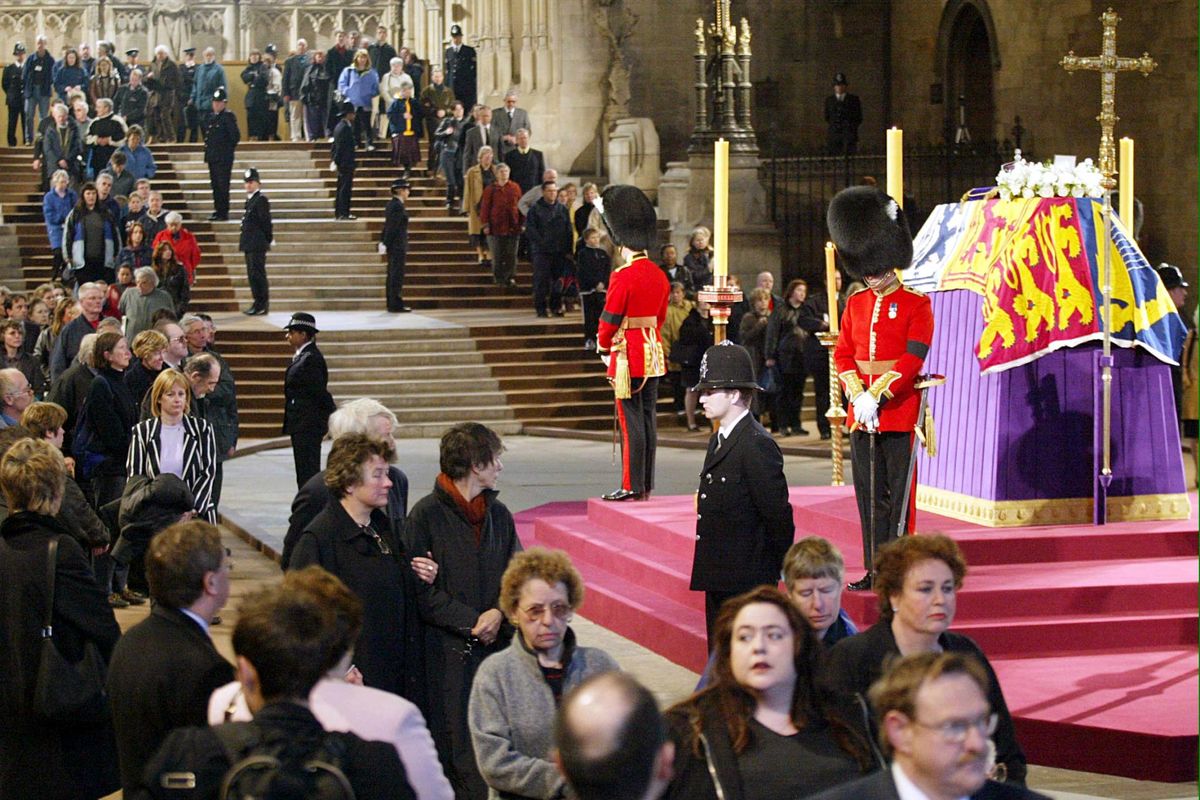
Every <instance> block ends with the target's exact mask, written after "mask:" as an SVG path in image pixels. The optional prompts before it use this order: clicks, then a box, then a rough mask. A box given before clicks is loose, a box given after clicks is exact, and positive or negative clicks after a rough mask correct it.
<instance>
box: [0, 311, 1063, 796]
mask: <svg viewBox="0 0 1200 800" xmlns="http://www.w3.org/2000/svg"><path fill="white" fill-rule="evenodd" d="M151 333H153V332H151ZM103 336H112V334H104V335H102V341H100V342H99V343H98V344H96V345H95V346H94V347H95V349H94V351H93V354H94V355H93V360H94V361H95V362H99V361H100V360H101V359H103V360H104V361H105V363H106V366H104V367H102V368H101V371H102V374H104V375H106V376H108V375H109V374H110V373H115V372H117V371H118V369H119V367H120V366H121V365H122V364H123V363H127V362H128V360H129V358H128V354H127V352H125V348H124V346H123V342H122V341H118V342H117V343H116V344H115V345H111V346H110V344H109V342H108V341H107V340H103ZM98 353H103V356H99V355H95V354H98ZM105 380H112V378H111V377H104V378H99V379H97V383H96V384H94V387H95V386H99V385H100V384H99V381H105ZM189 390H190V384H189V383H188V381H187V379H186V378H184V377H182V376H180V375H179V374H178V373H177V372H175V371H173V370H166V371H164V372H162V373H161V374H160V375H159V376H158V377H157V378H156V379H155V381H154V384H153V386H152V388H151V390H150V395H149V402H150V405H151V406H152V407H153V408H155V409H157V413H153V414H152V416H150V417H148V418H147V419H146V420H144V421H142V422H140V423H136V424H135V425H134V426H133V427H132V429H131V438H132V439H133V444H132V445H131V447H130V451H129V452H130V455H129V457H128V460H127V463H128V465H129V466H130V471H131V472H133V471H134V470H135V469H136V471H137V475H136V477H135V476H133V475H131V476H130V479H129V481H128V485H127V487H126V488H125V490H124V492H123V493H122V495H121V496H120V497H119V498H118V499H119V502H118V506H119V508H118V509H117V510H116V513H117V515H118V519H119V524H120V528H119V533H118V534H117V535H118V536H119V537H120V541H121V542H126V543H127V546H126V547H125V548H124V554H123V556H122V557H118V558H116V561H117V562H118V569H123V570H125V571H126V572H127V573H128V572H130V571H131V569H130V568H131V567H136V568H137V571H140V572H141V573H142V574H143V575H144V579H145V581H146V583H147V586H148V594H149V596H150V598H151V599H152V600H153V607H152V609H151V611H150V615H149V616H148V617H147V618H146V619H144V620H143V621H142V622H140V623H138V624H137V625H135V626H134V627H133V628H131V629H130V630H129V631H127V632H126V633H125V634H124V635H122V634H121V633H120V630H119V628H118V627H117V624H116V622H115V619H114V617H113V613H112V609H111V607H110V605H109V603H108V602H107V598H106V596H105V588H104V587H103V586H102V585H101V584H100V582H99V580H98V578H97V575H98V574H99V573H98V571H94V570H93V565H92V563H91V557H92V555H93V554H95V553H96V552H97V550H98V549H103V548H102V546H99V543H98V540H97V539H95V538H81V535H80V532H79V531H78V530H77V528H78V522H77V521H76V520H74V519H72V518H71V514H68V513H67V506H68V504H69V503H73V502H75V501H73V500H72V499H71V498H72V496H73V495H74V494H76V493H78V491H79V487H78V482H77V481H76V480H75V479H74V478H73V477H72V467H71V465H70V463H69V462H68V461H67V460H66V459H65V458H64V456H63V453H62V450H61V447H60V445H61V441H62V434H63V430H62V425H63V422H64V419H65V412H63V411H62V409H61V408H59V407H58V406H55V405H53V404H49V403H35V404H31V405H29V406H27V407H26V409H25V411H24V412H23V413H22V419H21V425H20V426H12V427H9V428H7V429H5V430H3V431H0V450H2V451H3V456H2V457H0V491H2V492H3V498H4V500H5V503H6V506H7V508H6V509H5V513H6V517H5V519H4V521H3V522H2V523H0V577H2V578H3V580H4V582H5V585H6V586H7V587H10V591H9V592H8V596H9V597H10V601H9V602H8V603H7V604H6V607H5V612H4V614H3V615H2V616H0V633H2V634H3V640H4V642H5V645H6V649H5V653H6V656H5V658H6V664H5V666H6V669H5V670H4V673H3V674H4V675H5V676H6V677H5V681H6V684H7V687H8V690H7V691H5V692H4V694H3V702H4V711H5V714H6V725H5V727H4V729H3V731H2V732H0V791H2V792H3V794H4V796H5V797H12V798H23V797H38V798H95V797H100V796H103V795H105V794H106V793H109V792H111V791H114V790H116V789H117V788H121V789H123V791H124V792H125V795H124V796H126V797H129V798H168V797H181V796H184V797H197V798H209V797H216V796H218V795H217V791H218V788H219V787H221V786H222V785H223V786H224V787H225V789H224V791H225V792H227V794H223V795H221V796H229V797H247V796H271V795H270V794H269V792H270V791H272V790H273V789H274V790H278V789H280V788H281V787H283V786H285V785H292V786H302V787H305V788H303V790H302V791H307V792H311V794H303V795H297V796H343V795H336V794H334V795H328V794H319V793H320V792H322V791H326V792H328V791H331V790H332V787H334V786H335V785H343V784H341V783H340V781H341V780H344V781H345V782H346V784H348V785H349V786H350V787H351V788H352V790H353V792H354V796H357V797H415V798H422V800H451V798H457V799H458V800H483V798H485V797H489V796H506V797H527V798H544V799H545V800H554V799H555V798H561V797H565V796H579V797H581V798H584V797H595V798H597V800H599V799H600V798H614V797H616V798H630V799H631V800H632V799H635V798H643V797H645V798H654V797H660V796H662V797H667V798H697V797H701V798H703V797H710V798H720V797H745V798H755V797H761V798H778V797H814V796H818V795H819V796H821V797H825V798H832V797H843V796H845V797H851V796H859V795H854V794H848V793H847V792H849V791H850V789H849V787H853V786H860V785H863V786H865V785H868V784H870V783H875V782H888V781H892V782H897V783H901V784H903V783H904V782H905V781H908V782H910V783H911V784H913V785H915V786H917V787H919V788H920V790H921V791H923V792H924V794H923V795H917V794H912V795H910V796H912V797H918V796H921V797H927V798H931V799H933V800H952V799H953V798H960V797H967V796H970V797H1013V798H1020V797H1040V796H1039V795H1035V794H1033V793H1031V792H1029V791H1028V790H1026V789H1024V788H1023V784H1024V780H1025V774H1026V767H1025V757H1024V755H1023V753H1022V751H1021V748H1020V746H1019V744H1018V743H1017V741H1016V737H1015V735H1014V732H1013V726H1012V719H1011V716H1010V714H1009V712H1008V709H1007V706H1006V703H1005V700H1004V694H1003V691H1002V689H1001V687H1000V684H999V682H998V681H997V679H996V675H995V672H994V671H993V670H992V668H991V666H990V665H989V663H988V660H987V657H986V656H985V655H984V654H983V653H982V652H981V651H980V650H979V648H978V647H977V646H976V645H975V644H974V643H973V642H972V641H971V640H970V639H969V638H967V637H965V636H962V635H961V634H956V633H954V632H952V631H950V630H949V628H950V626H951V625H952V623H953V620H954V612H955V598H956V595H957V593H958V591H959V590H960V589H961V588H962V585H963V582H964V579H965V576H966V574H967V564H966V563H965V560H964V559H963V556H962V553H961V552H960V551H959V549H958V547H957V545H956V544H955V543H954V542H953V541H952V540H951V539H949V538H947V537H944V536H940V535H929V536H919V537H905V538H903V539H900V540H898V541H896V542H894V543H892V544H889V545H888V546H887V547H885V548H884V549H883V550H881V551H880V552H879V554H878V556H877V560H876V565H875V566H876V576H877V577H876V581H875V584H874V591H875V594H876V596H877V597H878V599H879V608H880V620H879V622H877V623H876V624H874V625H872V626H871V627H870V628H868V629H866V630H865V631H863V632H861V633H860V632H858V631H857V629H856V627H855V625H854V623H853V621H851V620H850V618H849V617H848V616H847V615H846V613H845V612H844V611H843V610H842V609H841V593H842V589H843V586H844V580H845V576H844V564H843V559H842V556H841V554H840V553H839V552H838V550H837V548H836V547H834V546H833V545H832V544H830V543H829V542H828V541H827V540H825V539H822V538H820V537H807V538H803V539H801V540H799V541H797V542H795V543H794V544H792V546H791V547H790V548H789V549H788V550H787V553H786V555H785V556H784V558H783V561H782V564H781V570H782V573H783V575H784V577H785V585H784V587H783V590H782V591H781V590H780V589H779V588H778V587H777V586H774V585H770V584H764V585H761V586H758V587H757V588H755V589H753V590H751V591H748V592H745V593H741V594H737V595H735V596H732V597H730V598H728V599H727V600H725V602H724V603H723V604H722V605H721V607H720V608H719V611H718V613H717V615H716V617H715V620H714V625H713V634H712V640H711V656H710V662H709V665H708V668H707V669H706V671H705V674H704V676H703V677H702V680H701V684H700V686H699V687H698V688H697V691H696V692H695V693H694V694H693V695H692V696H690V697H688V698H686V699H684V700H682V701H680V702H678V703H676V704H675V705H673V706H672V707H671V708H670V709H668V710H666V712H665V713H660V711H659V709H658V707H657V704H656V703H655V702H654V701H653V698H652V696H651V695H650V694H649V693H648V692H647V690H646V689H645V688H643V687H641V686H640V685H638V684H637V682H636V681H634V680H633V679H632V678H630V677H628V675H626V674H624V673H622V672H621V671H620V670H621V667H620V665H619V664H618V663H617V662H616V661H615V660H614V659H613V658H612V656H611V655H609V654H608V653H606V652H605V651H604V650H602V649H600V648H597V647H595V646H594V645H589V643H587V642H586V641H580V640H579V638H578V637H577V634H576V631H575V630H574V629H573V628H572V627H571V621H572V618H573V616H574V615H575V613H576V612H577V611H578V610H579V609H580V608H581V606H582V604H583V602H584V597H585V592H586V586H585V583H584V580H583V578H582V576H581V575H580V573H579V572H578V570H577V569H576V568H575V567H574V566H573V564H572V563H571V560H570V558H569V557H568V556H567V554H566V553H564V552H561V551H556V550H548V549H545V548H541V547H534V548H531V549H528V550H524V549H522V547H521V544H520V542H519V540H518V538H517V536H516V528H515V524H514V520H513V516H512V514H511V513H510V512H509V511H508V509H507V508H506V507H505V506H504V504H503V503H502V502H500V501H499V499H498V498H497V494H498V483H499V478H500V475H501V473H502V471H503V468H504V465H503V463H502V460H501V456H502V453H503V450H504V445H503V442H502V441H501V439H500V438H499V436H497V435H496V433H495V432H493V431H492V430H490V429H488V428H487V427H485V426H483V425H480V424H477V423H461V424H458V425H455V426H454V427H452V428H451V429H449V430H448V431H447V432H446V433H445V434H444V435H443V437H442V439H441V442H440V468H441V472H440V474H439V475H438V476H437V479H436V481H435V484H434V487H433V491H432V492H431V493H429V494H428V495H426V496H425V497H423V498H422V499H420V500H418V501H417V502H416V503H415V504H413V506H412V507H411V509H409V508H408V489H409V486H408V479H407V477H406V476H405V475H404V473H403V471H402V470H401V469H400V468H398V467H397V466H396V464H395V461H396V451H395V448H394V445H393V442H392V435H393V426H394V422H395V420H394V417H393V416H392V415H391V413H390V412H389V411H387V409H386V408H384V407H383V406H381V405H380V404H378V403H377V402H376V401H374V400H370V399H366V398H364V399H360V400H356V401H353V402H352V403H348V404H346V405H345V406H343V407H342V408H340V409H339V410H338V411H336V412H335V413H334V415H333V416H332V417H331V419H330V432H331V435H332V436H333V448H332V450H331V451H330V453H329V456H328V460H327V462H326V464H325V469H324V470H323V471H322V472H320V473H318V474H317V475H315V476H313V478H312V479H310V480H309V481H307V482H306V484H305V485H304V486H303V487H302V488H301V490H300V492H299V493H298V494H297V497H296V501H295V504H294V505H293V515H292V519H291V525H290V529H289V532H288V537H287V542H286V543H285V552H284V555H283V566H284V569H285V574H284V577H283V580H282V581H281V582H279V583H276V584H274V585H270V586H268V587H267V588H263V589H260V590H259V591H257V592H255V593H253V594H250V595H249V596H246V597H245V598H244V599H243V600H242V601H241V603H240V606H239V609H238V621H237V623H236V625H235V628H234V631H233V640H232V641H233V649H234V651H235V654H236V656H237V659H236V663H230V662H228V661H226V660H225V658H224V657H223V656H222V655H221V654H220V653H219V652H218V651H217V649H216V648H215V647H214V645H213V643H212V640H211V636H210V629H211V627H212V626H213V625H216V624H220V621H219V614H220V612H221V610H222V608H223V607H224V606H225V604H226V603H227V602H228V600H229V596H230V570H231V569H232V563H231V558H230V554H229V551H228V550H226V549H225V547H224V546H223V545H222V543H221V534H220V531H219V529H218V528H216V527H215V526H214V525H213V524H212V521H213V520H214V519H215V517H214V509H213V505H212V502H211V478H212V470H211V469H205V468H204V467H203V466H196V467H193V464H199V462H201V461H203V460H204V459H208V460H209V461H210V462H211V460H212V459H213V458H214V456H215V453H214V441H215V437H214V433H213V428H212V426H210V425H208V424H207V423H205V422H204V420H203V419H201V418H199V417H193V416H191V415H190V414H189V408H188V402H189V397H190V394H189ZM127 393H128V392H127V390H126V391H122V390H120V389H117V390H115V391H113V396H114V398H116V401H115V402H111V404H112V405H121V404H123V403H126V401H123V400H121V399H120V398H119V397H118V395H123V394H127ZM8 401H9V396H8V395H7V394H6V395H5V402H6V403H7V402H8ZM126 404H127V405H129V406H130V408H132V406H133V405H134V404H133V403H132V402H127V403H126ZM181 423H182V425H181ZM172 426H181V428H180V431H179V433H178V434H174V433H170V432H169V431H170V429H171V428H172ZM177 436H178V437H179V438H176V437H177ZM179 441H182V442H183V444H182V445H179V444H178V443H177V442H179ZM180 453H182V454H183V455H182V458H183V459H184V461H185V462H187V463H185V464H184V466H183V467H182V469H180V470H178V472H173V471H170V470H169V463H170V462H171V461H172V460H176V459H178V458H180ZM156 467H157V469H156ZM74 468H75V470H76V471H78V468H79V462H78V461H76V463H75V467H74ZM84 507H85V508H86V507H87V505H86V501H85V502H84ZM100 512H101V514H106V513H108V511H107V510H106V509H100ZM96 529H97V530H98V531H101V534H99V535H101V536H102V535H103V531H105V530H107V529H108V527H107V523H105V522H99V523H98V524H97V526H96ZM96 535H97V534H95V533H93V534H89V536H93V537H94V536H96ZM116 549H117V550H122V548H120V547H118V548H116ZM47 586H48V588H47ZM42 626H45V627H46V629H47V630H53V632H54V633H53V640H52V641H53V644H52V645H51V646H52V647H54V648H56V650H55V652H56V653H57V654H58V655H59V658H60V659H61V660H62V661H63V662H65V663H66V664H68V666H69V667H70V670H69V671H68V672H66V673H59V674H57V675H49V674H47V673H46V672H45V671H44V669H43V668H39V666H38V665H39V660H41V661H42V662H44V660H45V658H46V655H45V652H44V650H43V651H42V652H40V653H39V652H38V651H37V645H36V644H35V643H36V641H37V640H38V637H37V631H38V630H39V628H41V627H42ZM950 685H953V688H954V691H950V690H949V689H947V688H946V687H947V686H950ZM48 692H58V693H59V695H60V696H58V697H53V698H48V697H47V696H46V695H47V693H48ZM647 698H649V699H647ZM622 720H625V721H626V722H625V723H622V722H621V721H622ZM635 720H636V721H637V723H636V724H634V721H635ZM916 730H926V731H928V733H927V734H925V735H924V736H915V735H914V733H913V732H914V731H916ZM922 740H924V742H922ZM948 753H952V755H953V757H952V758H949V759H948V758H947V754H948ZM606 759H614V761H613V763H612V764H608V762H607V761H606ZM631 759H632V761H630V760H631ZM252 763H253V764H257V767H255V768H251V767H250V765H251V764H252ZM618 764H624V765H625V768H622V769H615V767H616V765H618ZM631 764H636V765H637V766H636V768H634V767H632V766H631ZM631 770H632V771H631ZM338 775H340V776H341V778H337V777H335V776H338ZM998 781H999V782H998ZM343 788H344V785H343ZM180 792H183V793H182V794H181V793H180ZM823 792H825V793H828V794H821V793H823ZM981 792H982V793H981ZM866 796H876V795H866ZM878 796H880V797H884V796H889V795H878ZM901 796H905V795H901Z"/></svg>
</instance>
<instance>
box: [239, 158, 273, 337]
mask: <svg viewBox="0 0 1200 800" xmlns="http://www.w3.org/2000/svg"><path fill="white" fill-rule="evenodd" d="M242 179H243V180H244V181H245V183H246V211H245V212H244V213H243V214H242V234H241V236H240V237H238V250H240V251H242V252H243V253H245V254H246V277H247V278H249V279H250V294H251V295H252V296H253V298H254V302H253V303H251V305H250V307H249V308H247V309H246V310H245V311H244V312H242V313H244V314H249V315H250V316H252V317H253V316H261V315H263V314H266V313H267V311H268V309H269V308H270V305H271V288H270V285H269V284H268V283H267V251H268V250H270V249H271V245H273V244H274V243H275V232H274V228H273V226H272V224H271V202H270V201H269V200H267V196H266V195H265V194H263V193H262V182H261V181H260V180H259V177H258V170H257V169H255V168H254V167H250V168H249V169H248V170H246V172H245V174H243V175H242Z"/></svg>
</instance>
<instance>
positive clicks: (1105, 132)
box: [1059, 8, 1158, 191]
mask: <svg viewBox="0 0 1200 800" xmlns="http://www.w3.org/2000/svg"><path fill="white" fill-rule="evenodd" d="M1120 21H1121V18H1120V17H1118V16H1117V12H1115V11H1113V10H1112V9H1111V8H1110V9H1108V11H1105V12H1104V13H1103V14H1101V15H1100V22H1102V23H1103V24H1104V42H1103V46H1102V47H1101V48H1100V55H1098V56H1091V57H1084V56H1077V55H1075V51H1074V50H1070V51H1068V52H1067V54H1066V55H1065V56H1063V60H1062V61H1061V62H1059V63H1060V64H1062V67H1063V69H1065V70H1066V71H1067V72H1075V71H1076V70H1080V69H1086V70H1094V71H1096V72H1099V73H1100V116H1098V117H1096V119H1097V120H1098V121H1099V122H1100V174H1101V175H1102V176H1103V185H1104V188H1105V189H1107V190H1109V191H1112V190H1113V189H1115V188H1116V187H1117V181H1116V178H1115V177H1114V176H1115V175H1116V174H1117V153H1116V148H1115V147H1114V146H1113V128H1114V127H1116V124H1117V120H1118V119H1120V118H1119V117H1118V116H1117V112H1116V95H1117V73H1118V72H1133V71H1135V70H1136V71H1138V72H1141V73H1142V75H1149V74H1150V73H1151V72H1153V71H1154V68H1155V67H1157V66H1158V64H1156V63H1155V61H1154V59H1153V58H1151V57H1150V54H1149V53H1142V57H1141V58H1120V57H1118V56H1117V23H1118V22H1120Z"/></svg>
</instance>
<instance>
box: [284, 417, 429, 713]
mask: <svg viewBox="0 0 1200 800" xmlns="http://www.w3.org/2000/svg"><path fill="white" fill-rule="evenodd" d="M395 452H396V451H395V448H394V447H393V445H392V444H391V442H389V441H384V440H382V439H377V438H371V437H369V436H367V435H366V434H362V433H352V434H347V435H345V436H341V437H339V438H338V439H337V440H336V441H335V442H334V445H333V449H332V450H330V452H329V460H328V462H327V464H326V467H325V485H326V486H328V487H329V491H330V494H331V495H332V496H333V497H334V498H335V500H336V501H335V502H331V503H330V504H329V505H327V506H326V507H325V509H324V510H323V511H322V512H321V513H319V514H317V516H316V517H315V518H314V519H313V520H312V522H310V523H309V524H308V526H307V527H306V528H305V531H304V533H303V534H302V535H301V536H300V539H299V541H297V542H296V547H295V549H294V550H292V553H291V560H290V561H289V564H288V567H289V569H303V568H304V567H307V566H309V565H310V564H317V565H319V566H321V567H323V568H325V569H326V570H328V571H330V572H332V573H333V574H334V575H336V576H338V577H339V578H341V579H342V581H343V582H344V583H345V584H346V585H347V586H348V587H350V589H351V591H353V592H354V593H355V594H356V595H358V597H359V599H361V600H362V601H363V627H362V633H361V634H360V635H359V637H358V643H357V644H356V645H355V647H354V659H355V665H356V666H357V667H358V671H359V672H361V673H362V676H363V683H364V684H366V685H367V686H371V687H373V688H376V689H382V690H383V691H386V692H391V693H393V694H397V695H400V696H401V697H404V698H406V699H408V700H409V701H411V702H412V703H414V704H416V705H417V706H418V707H420V708H421V710H422V711H423V712H424V711H425V709H426V703H425V695H424V689H425V680H424V661H423V658H422V656H423V653H422V643H423V642H422V636H423V631H422V626H421V622H420V619H419V617H418V613H417V605H416V581H415V578H414V575H413V570H412V568H411V566H410V564H409V558H408V556H407V555H406V553H405V550H404V544H403V542H402V541H401V540H400V538H399V537H398V536H397V535H396V534H395V532H394V531H393V530H392V526H391V525H390V524H389V523H388V519H387V515H386V514H385V513H384V512H383V509H384V508H386V507H387V503H388V490H389V489H390V488H391V486H392V482H391V480H390V479H389V477H388V462H389V461H391V459H392V458H393V457H394V456H395ZM425 568H426V569H428V567H427V566H426V567H425Z"/></svg>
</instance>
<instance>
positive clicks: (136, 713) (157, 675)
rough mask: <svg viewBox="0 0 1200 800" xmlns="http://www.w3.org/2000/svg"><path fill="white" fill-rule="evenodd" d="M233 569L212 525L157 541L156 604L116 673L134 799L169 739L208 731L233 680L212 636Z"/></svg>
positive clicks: (119, 722)
mask: <svg viewBox="0 0 1200 800" xmlns="http://www.w3.org/2000/svg"><path fill="white" fill-rule="evenodd" d="M231 568H232V566H231V564H230V561H229V556H228V555H226V552H225V548H224V547H223V546H222V544H221V534H220V532H218V531H217V529H216V528H215V527H214V526H212V525H210V524H208V523H207V522H201V521H199V520H192V521H189V522H180V523H177V524H175V525H172V526H171V527H169V528H167V529H166V530H163V531H161V532H160V533H158V534H156V535H155V536H154V538H153V539H152V540H151V541H150V549H149V551H148V552H147V554H146V577H147V579H148V580H149V583H150V597H151V598H152V599H153V600H154V605H153V607H152V608H151V611H150V616H149V617H147V618H146V619H145V620H143V621H142V622H140V623H138V624H137V625H135V626H134V627H133V628H131V629H130V630H129V632H128V633H126V634H125V635H124V636H123V637H121V639H120V641H118V642H117V646H116V649H114V650H113V656H112V661H111V662H110V663H109V666H108V679H107V680H108V692H109V696H110V698H111V702H112V710H113V725H114V727H115V728H116V734H117V752H118V755H119V758H120V764H121V785H122V788H123V789H124V791H125V792H126V795H127V796H128V795H129V793H130V792H132V791H133V789H134V787H135V786H136V785H137V783H138V778H140V777H141V774H142V770H143V769H144V768H145V765H146V762H147V761H149V760H150V758H151V756H153V755H154V753H155V751H157V750H158V747H159V745H160V744H162V740H163V739H164V738H165V737H166V735H167V734H168V733H170V732H171V731H172V730H174V729H175V728H178V727H181V726H184V725H203V724H205V722H206V713H207V708H208V696H209V695H210V694H212V692H213V690H214V689H216V688H218V687H220V686H224V685H225V684H226V683H228V682H229V681H231V680H233V677H234V672H233V665H232V664H230V663H229V662H228V661H226V660H225V659H224V658H222V657H221V654H220V653H218V652H217V649H216V647H214V646H213V642H212V639H211V637H210V635H209V630H208V626H209V621H210V620H211V619H212V618H213V617H215V616H216V615H217V613H218V612H219V611H220V610H221V608H222V607H223V606H224V605H225V602H226V601H227V600H228V599H229V571H230V569H231Z"/></svg>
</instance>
